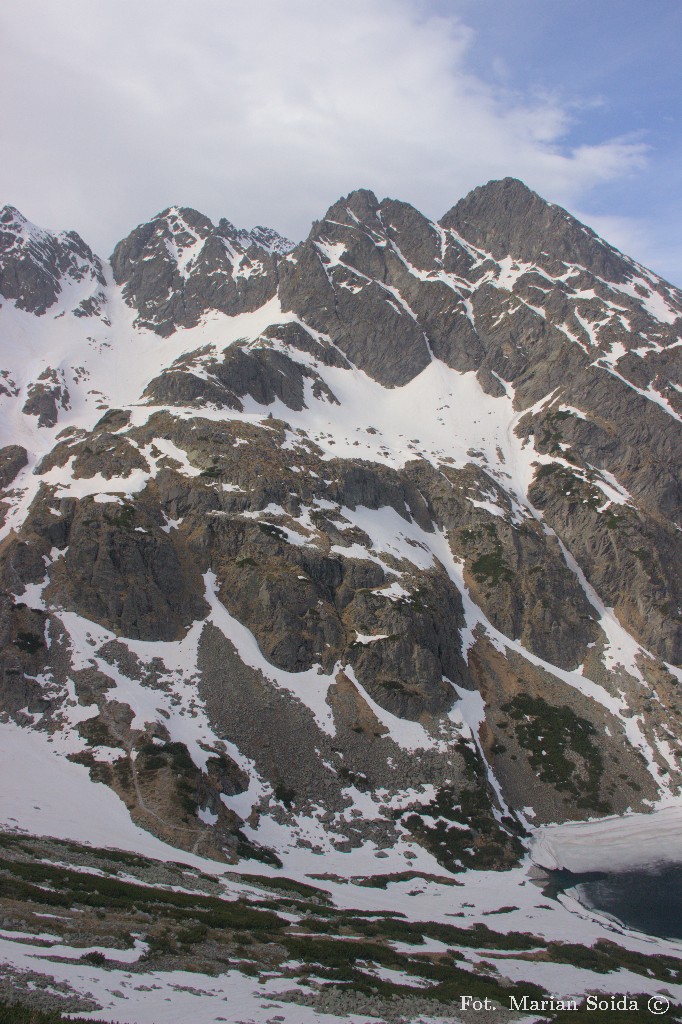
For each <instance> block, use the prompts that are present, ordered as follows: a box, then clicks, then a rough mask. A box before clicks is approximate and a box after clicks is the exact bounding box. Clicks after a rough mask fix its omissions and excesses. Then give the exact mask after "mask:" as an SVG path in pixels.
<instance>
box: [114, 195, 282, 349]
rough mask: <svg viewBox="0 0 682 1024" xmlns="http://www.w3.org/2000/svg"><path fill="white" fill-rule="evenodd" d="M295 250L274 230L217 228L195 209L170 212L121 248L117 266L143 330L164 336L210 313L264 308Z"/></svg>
mask: <svg viewBox="0 0 682 1024" xmlns="http://www.w3.org/2000/svg"><path fill="white" fill-rule="evenodd" d="M292 248H293V243H291V242H289V241H288V240H287V239H286V238H283V237H282V236H281V235H278V234H277V232H276V231H273V230H272V229H271V228H261V227H259V228H254V230H253V231H244V230H237V229H236V228H235V227H234V226H233V225H232V224H230V222H229V221H227V220H221V221H220V222H219V223H218V225H217V227H216V226H214V225H213V224H212V223H211V221H210V220H209V219H208V217H204V216H203V215H202V214H200V213H197V211H196V210H189V209H187V208H185V207H171V208H170V209H168V210H164V212H163V213H160V214H159V215H158V216H157V217H155V218H154V219H153V220H151V221H149V223H148V224H142V225H140V227H138V228H136V229H135V230H134V231H132V232H131V233H130V234H129V235H128V237H127V238H125V239H124V240H123V241H122V242H119V244H118V245H117V246H116V248H115V250H114V254H113V256H112V257H111V265H112V268H113V271H114V278H115V280H116V283H117V284H120V285H122V286H123V295H124V297H125V299H126V302H128V304H129V305H130V306H132V307H133V308H134V309H136V310H137V323H138V324H140V326H143V327H149V328H150V329H151V330H153V331H156V333H157V334H161V335H164V336H165V335H168V334H171V333H172V332H173V331H174V330H176V329H177V328H178V327H193V326H194V325H195V324H197V323H198V322H199V319H200V317H201V316H202V314H204V313H206V312H207V311H208V310H219V311H220V312H222V313H227V314H228V315H229V316H234V315H235V314H236V313H244V312H247V311H250V310H254V309H258V308H259V307H260V306H262V305H263V303H265V302H267V301H268V299H271V298H272V297H273V296H274V294H275V291H276V288H277V278H276V268H277V262H278V258H279V257H280V256H282V255H283V254H284V253H286V252H288V251H289V249H292Z"/></svg>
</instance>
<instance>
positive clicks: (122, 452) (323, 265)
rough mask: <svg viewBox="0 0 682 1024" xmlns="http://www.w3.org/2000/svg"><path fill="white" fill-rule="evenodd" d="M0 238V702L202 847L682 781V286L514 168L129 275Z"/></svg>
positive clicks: (511, 809) (357, 860)
mask: <svg viewBox="0 0 682 1024" xmlns="http://www.w3.org/2000/svg"><path fill="white" fill-rule="evenodd" d="M0 222H1V223H2V226H3V227H2V234H1V235H0V240H1V242H2V251H1V260H2V269H1V272H0V274H1V276H0V284H1V286H2V289H3V296H4V298H3V302H2V307H1V308H0V332H1V337H2V346H3V348H2V376H3V380H4V383H3V384H2V385H1V386H2V427H3V440H2V444H3V445H4V447H3V448H2V450H1V451H0V471H1V472H2V482H3V484H4V487H5V490H4V495H3V498H2V503H3V504H2V507H3V513H4V528H3V534H2V537H3V539H2V547H1V548H0V557H1V558H2V571H3V579H4V581H5V583H4V586H5V590H4V592H3V598H2V600H3V608H2V618H1V622H2V632H3V651H2V669H3V676H2V683H1V687H2V689H1V690H0V701H1V706H2V709H3V711H4V713H5V715H7V716H9V717H10V718H11V719H13V720H14V721H15V722H16V723H18V724H19V725H21V726H22V727H23V728H25V729H31V730H38V731H39V732H41V733H42V732H46V733H48V734H49V735H50V736H51V737H52V741H53V743H54V745H55V750H56V751H60V752H61V754H63V755H65V756H68V757H70V758H71V759H72V760H74V761H76V762H77V763H79V764H81V765H85V766H86V767H87V768H88V770H89V772H90V776H91V778H92V779H93V780H94V781H95V782H105V783H106V784H107V785H109V786H110V787H111V788H112V789H113V790H114V791H115V792H116V793H118V794H119V796H120V797H121V799H123V801H124V802H125V804H126V806H127V807H128V809H129V811H130V814H131V815H132V817H133V819H134V820H135V821H136V822H137V823H139V824H141V825H142V826H143V827H145V828H147V829H149V830H150V831H152V832H154V833H155V834H156V835H158V836H159V837H161V838H162V839H164V840H166V841H168V842H170V843H172V844H174V845H176V846H178V847H181V848H183V849H186V850H194V851H199V852H201V853H202V854H204V855H206V856H210V857H214V858H218V859H220V858H225V859H228V860H235V859H237V858H239V857H257V858H261V859H264V860H265V861H266V862H270V863H275V862H276V861H277V860H278V859H279V860H284V861H285V862H287V863H294V862H295V861H296V858H299V861H298V862H299V863H301V861H300V858H304V859H305V858H306V857H308V856H310V857H312V858H313V859H314V858H315V857H316V856H317V857H319V856H320V855H322V854H324V853H326V854H327V855H329V854H331V853H333V852H334V851H337V852H348V854H349V859H348V867H349V870H351V871H356V872H358V871H360V870H362V871H366V870H372V868H371V867H368V865H372V864H374V862H375V861H376V858H379V860H380V861H382V862H383V863H384V864H385V865H391V866H392V867H393V868H394V869H398V870H399V869H401V868H404V867H405V864H408V865H409V864H410V863H418V864H421V865H422V866H423V869H424V870H427V869H428V870H437V869H438V868H437V865H440V866H441V869H442V868H445V869H447V870H451V871H459V870H462V869H465V868H471V867H476V868H484V867H490V868H495V869H498V870H501V869H504V868H506V867H509V866H510V865H512V864H513V863H515V862H516V860H517V859H518V857H519V856H520V854H521V853H522V850H523V837H524V835H525V834H527V829H528V828H529V826H530V825H531V824H537V823H540V822H547V821H565V820H574V819H581V818H585V817H589V816H598V815H604V814H609V813H623V812H625V811H626V810H628V809H639V810H643V809H646V808H648V807H651V805H652V804H654V803H656V802H658V801H661V800H670V799H678V798H679V786H680V782H681V781H682V780H681V771H680V769H681V765H680V741H679V735H680V731H679V716H680V701H679V696H678V688H679V681H680V678H681V676H680V669H679V665H680V662H681V661H682V631H681V629H680V622H679V614H678V609H679V607H680V603H681V600H680V599H681V595H680V579H682V572H681V569H682V566H681V565H680V545H679V540H678V534H679V526H678V521H679V507H680V477H679V464H678V463H679V460H678V451H679V429H680V428H679V423H680V412H681V404H680V382H679V357H678V349H679V346H680V343H681V340H682V296H681V295H680V293H679V292H678V291H676V290H675V289H674V288H672V287H671V286H669V285H668V284H666V283H665V282H663V281H661V280H660V279H659V278H657V277H656V276H655V275H653V274H651V273H650V272H648V271H646V270H645V269H644V268H642V267H640V266H639V265H638V264H636V263H634V262H633V261H632V260H630V259H628V258H627V257H625V256H623V255H622V254H620V253H618V252H617V251H616V250H614V249H613V248H612V247H611V246H609V245H608V244H607V243H605V242H603V241H602V240H601V239H599V238H598V237H597V236H596V235H594V234H593V233H592V232H591V231H590V230H589V229H588V228H586V227H584V226H583V225H580V224H579V223H578V222H577V221H575V220H574V219H573V218H572V217H570V215H568V214H567V213H566V212H565V211H562V210H560V209H559V208H558V207H555V206H552V205H551V204H548V203H546V202H545V201H544V200H542V199H541V198H540V197H539V196H537V195H535V194H534V193H532V192H530V190H528V189H527V188H526V187H525V186H524V185H522V184H521V183H520V182H517V181H514V180H512V179H505V180H504V181H502V182H491V183H489V184H488V185H486V186H484V187H483V188H481V189H477V190H475V191H474V192H473V193H472V194H471V195H470V196H468V197H466V198H465V199H464V200H462V201H461V202H460V203H458V204H457V205H456V206H455V207H453V209H452V210H451V211H450V212H449V213H447V214H446V215H445V216H444V217H443V219H442V220H441V222H440V223H433V222H430V221H428V220H427V219H426V218H424V217H423V216H422V215H421V214H419V213H418V211H416V210H414V209H413V208H412V207H410V206H408V205H407V204H404V203H400V202H396V201H394V200H384V201H382V202H379V201H378V200H377V199H376V197H375V196H374V195H373V194H372V193H370V192H367V191H359V192H354V193H352V194H351V195H349V196H348V197H346V198H345V199H342V200H339V202H338V203H336V204H334V206H332V207H331V209H330V210H329V211H328V212H327V214H326V216H325V217H324V218H323V219H322V220H321V221H319V222H316V224H315V225H314V226H313V228H312V231H311V233H310V235H309V237H308V238H307V239H306V240H305V241H303V242H301V243H300V244H299V245H298V246H296V247H291V244H290V243H287V242H286V240H284V239H282V238H281V237H280V236H278V235H277V234H276V233H275V232H272V231H270V230H268V229H264V228H257V229H254V230H253V231H251V232H245V231H242V230H237V229H235V228H234V227H233V226H232V225H231V224H229V223H228V222H227V221H221V222H220V223H219V225H218V226H217V227H216V226H214V225H213V224H212V223H211V222H210V221H209V220H208V219H207V218H205V217H203V216H202V215H201V214H198V213H196V211H191V210H187V209H185V208H177V207H174V208H172V209H170V210H167V211H164V212H163V213H162V214H159V215H158V216H157V217H155V218H153V219H152V220H151V221H150V222H149V223H148V224H146V225H142V226H140V227H138V228H137V229H135V231H133V232H132V233H131V234H130V235H129V236H128V237H127V238H126V239H125V240H124V241H122V242H121V243H119V245H118V246H117V247H116V249H115V252H114V254H113V256H112V259H111V261H110V263H109V264H107V263H106V262H105V261H102V260H100V259H99V258H98V257H96V256H94V255H93V254H92V253H91V251H90V250H89V249H88V247H87V246H86V245H85V243H83V242H82V241H81V240H80V239H79V238H78V237H77V236H75V235H73V234H66V235H59V236H54V235H50V234H49V233H46V232H43V231H41V230H40V229H37V228H34V227H32V226H31V225H29V224H28V222H26V221H25V220H24V218H22V217H21V215H19V214H17V213H16V211H13V210H12V209H11V208H6V209H5V211H3V213H2V215H1V217H0ZM292 750H295V752H296V756H295V757H292V756H291V751H292ZM306 851H308V852H307V853H306ZM360 865H362V867H360Z"/></svg>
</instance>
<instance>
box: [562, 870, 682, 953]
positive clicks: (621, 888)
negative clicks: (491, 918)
mask: <svg viewBox="0 0 682 1024" xmlns="http://www.w3.org/2000/svg"><path fill="white" fill-rule="evenodd" d="M544 892H545V894H546V895H547V896H553V897H556V896H557V895H558V893H560V892H568V893H570V895H572V896H575V897H576V899H578V900H579V901H580V902H581V903H582V904H583V906H585V907H589V908H590V909H592V910H597V911H599V912H601V913H605V914H608V915H609V917H613V918H615V919H616V920H617V921H620V922H621V923H622V924H624V925H627V927H628V928H636V929H637V931H640V932H646V933H647V934H649V935H658V936H660V937H662V938H666V939H682V864H675V865H666V866H661V867H656V868H653V867H652V868H650V869H648V870H643V869H640V870H638V871H627V872H623V873H622V874H617V875H616V874H614V875H611V874H606V873H601V872H599V873H597V872H592V873H590V874H585V875H574V874H572V873H571V872H570V871H554V872H551V874H550V878H549V882H548V885H547V886H546V887H545V888H544Z"/></svg>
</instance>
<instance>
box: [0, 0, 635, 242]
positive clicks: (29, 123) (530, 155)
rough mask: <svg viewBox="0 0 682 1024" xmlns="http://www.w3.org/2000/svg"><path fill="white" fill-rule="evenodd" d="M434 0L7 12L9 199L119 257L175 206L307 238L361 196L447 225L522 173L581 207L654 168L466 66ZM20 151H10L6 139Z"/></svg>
mask: <svg viewBox="0 0 682 1024" xmlns="http://www.w3.org/2000/svg"><path fill="white" fill-rule="evenodd" d="M427 9H428V8H427V7H426V6H425V4H424V3H420V2H418V0H335V2H332V0H252V2H251V3H248V4H247V3H243V2H241V0H195V2H194V3H193V4H191V5H190V4H188V3H186V2H184V0H183V2H179V0H144V2H142V3H140V2H139V0H117V2H116V3H110V2H107V0H60V2H59V3H48V4H46V3H45V2H44V0H21V4H19V2H17V0H5V4H4V9H3V11H2V18H3V20H4V28H2V34H3V37H4V40H5V42H4V46H3V67H2V72H1V74H2V78H3V79H4V85H3V86H2V88H3V95H4V97H5V104H4V112H3V123H4V134H5V142H6V145H5V154H4V158H3V161H2V167H1V168H0V202H12V203H14V204H15V205H17V206H19V207H20V208H22V209H23V210H24V212H25V213H26V214H27V215H28V216H29V217H31V218H32V219H34V220H37V221H38V222H40V223H43V224H45V225H46V226H49V227H59V228H61V227H64V226H69V227H71V226H73V227H76V228H77V229H78V230H79V231H81V233H82V234H83V235H84V236H85V237H86V238H87V239H88V240H90V241H91V242H93V243H94V245H95V247H96V248H99V249H100V250H103V251H107V249H109V248H111V246H112V245H113V243H114V242H115V241H116V240H117V239H118V238H119V237H120V236H121V235H123V234H125V233H126V232H127V231H128V230H129V229H130V228H131V227H132V226H134V225H135V224H136V223H137V222H139V221H140V220H143V219H146V218H147V217H149V216H150V215H151V214H152V213H153V212H156V211H157V210H158V209H161V208H163V207H164V206H166V205H169V204H171V203H175V202H179V203H183V204H186V205H192V206H196V207H197V208H199V209H201V210H203V211H204V212H206V213H208V214H209V215H210V216H212V217H214V218H216V217H218V216H223V215H224V216H227V217H228V218H230V219H232V220H234V221H235V222H237V223H239V224H243V225H245V226H250V225H251V224H253V223H255V222H258V223H266V224H272V225H273V226H274V227H276V228H278V229H279V230H281V231H283V232H284V233H288V234H289V235H291V236H292V237H294V238H298V237H301V236H302V235H304V234H305V233H307V230H308V228H309V225H310V222H311V220H312V219H313V218H314V217H319V216H321V215H322V214H323V212H324V210H325V209H326V207H327V206H328V205H329V204H330V203H331V202H333V201H334V200H335V199H336V198H338V197H339V196H340V195H341V194H345V193H346V192H348V191H350V190H351V189H353V188H356V187H368V188H372V189H374V190H375V191H376V192H377V193H379V194H380V196H383V195H391V196H394V197H396V198H400V199H405V200H407V201H409V202H412V203H414V205H416V206H417V207H419V208H420V209H422V210H423V211H424V212H425V213H427V214H429V215H431V216H439V215H441V214H442V213H444V212H445V210H446V209H448V208H449V207H450V206H451V205H452V204H453V203H454V202H455V201H456V200H457V199H458V198H459V197H460V196H462V195H463V194H464V193H465V192H467V191H468V190H469V189H470V188H472V187H474V186H475V185H478V184H482V183H483V182H485V181H487V180H488V179H489V178H494V177H503V176H506V175H509V174H511V175H515V176H517V177H520V178H522V179H523V180H525V181H526V182H527V183H528V184H529V185H530V186H531V187H533V188H535V189H537V190H538V191H539V192H541V193H542V194H544V195H546V196H547V197H548V198H551V199H552V200H554V201H557V202H560V203H563V204H567V205H571V206H575V205H576V204H578V203H579V202H580V201H581V200H582V198H583V197H584V196H585V194H586V193H587V192H588V191H589V189H590V188H591V187H592V186H594V185H598V184H602V183H604V182H608V181H610V180H612V179H614V178H616V177H618V176H621V175H624V174H627V173H630V172H632V171H633V170H636V169H637V168H639V167H641V165H642V162H643V160H644V159H645V150H644V148H643V146H642V145H641V144H639V143H637V142H634V141H630V140H627V139H606V140H604V141H603V142H601V143H599V144H596V145H591V146H586V145H579V146H576V147H573V148H571V147H569V146H568V145H567V144H566V139H567V133H568V131H569V129H570V128H571V125H572V121H571V118H572V116H573V115H572V113H571V112H570V111H569V110H568V108H566V107H562V105H561V103H560V102H559V101H558V100H556V99H554V98H552V97H540V98H538V97H523V96H520V95H518V94H512V93H508V92H504V91H502V90H501V89H500V88H499V87H498V86H493V85H491V84H488V83H486V82H485V81H484V80H483V79H482V78H481V77H478V76H477V75H476V74H475V73H473V72H472V71H471V69H470V68H469V66H468V48H469V46H470V42H471V30H470V29H469V28H468V27H467V26H466V25H465V24H463V22H462V21H461V20H460V19H458V18H457V17H454V16H452V17H447V18H446V17H442V16H440V17H436V16H433V17H428V16H425V14H424V11H425V10H427ZM8 140H11V144H9V145H8V144H7V141H8Z"/></svg>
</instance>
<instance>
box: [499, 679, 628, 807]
mask: <svg viewBox="0 0 682 1024" xmlns="http://www.w3.org/2000/svg"><path fill="white" fill-rule="evenodd" d="M502 710H503V711H505V712H506V713H507V714H508V716H509V718H510V719H511V721H512V723H513V726H514V731H515V733H516V738H517V740H518V742H519V745H520V746H521V747H523V748H524V749H525V750H527V751H528V754H529V761H530V765H531V767H532V768H533V769H534V770H535V771H536V772H537V774H538V777H539V778H540V779H542V781H543V782H547V783H549V785H551V786H553V787H554V788H555V789H558V790H560V791H562V792H567V793H571V794H572V795H573V796H575V797H576V804H577V806H578V807H585V808H589V809H590V810H594V811H601V812H603V813H608V812H609V811H610V810H611V806H610V804H608V803H607V802H605V801H603V800H601V799H600V796H599V784H600V781H601V777H602V774H603V772H604V760H603V758H602V755H601V753H600V752H599V749H598V748H597V746H596V745H595V743H594V742H593V739H592V738H593V736H595V735H596V730H595V728H594V726H593V725H592V724H591V722H588V721H587V719H585V718H581V717H580V716H578V715H576V713H575V712H574V711H572V710H571V708H568V707H564V706H561V707H555V706H553V705H551V704H548V703H547V701H546V700H544V699H543V698H542V697H531V696H529V694H526V693H521V694H518V695H517V696H516V697H514V698H513V700H511V701H509V703H507V704H503V705H502Z"/></svg>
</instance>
